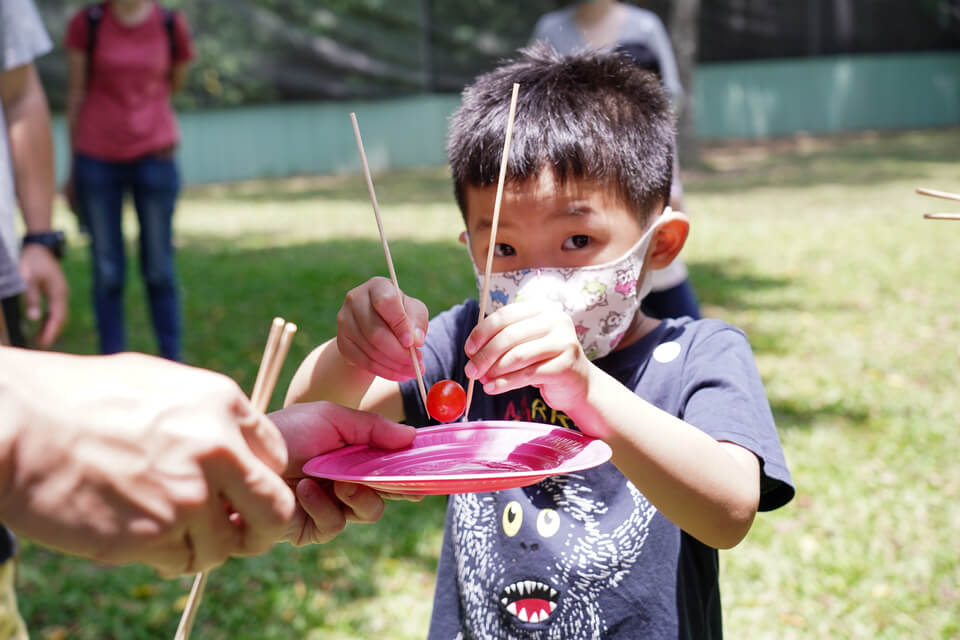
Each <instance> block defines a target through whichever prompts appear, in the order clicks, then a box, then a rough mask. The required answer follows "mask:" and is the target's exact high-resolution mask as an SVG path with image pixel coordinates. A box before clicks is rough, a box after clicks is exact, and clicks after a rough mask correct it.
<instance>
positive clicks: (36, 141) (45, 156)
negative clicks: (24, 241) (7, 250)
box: [0, 64, 68, 347]
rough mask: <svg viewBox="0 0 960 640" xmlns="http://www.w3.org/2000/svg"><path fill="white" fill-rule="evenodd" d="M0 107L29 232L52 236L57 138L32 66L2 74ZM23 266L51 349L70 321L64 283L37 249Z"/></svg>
mask: <svg viewBox="0 0 960 640" xmlns="http://www.w3.org/2000/svg"><path fill="white" fill-rule="evenodd" d="M0 103H2V105H3V112H4V116H5V118H6V121H7V136H8V138H9V140H10V156H11V159H12V161H13V172H14V180H15V183H16V189H17V199H18V200H19V202H20V210H21V212H22V214H23V221H24V224H25V226H26V228H27V232H28V233H39V232H44V231H49V230H50V229H51V225H52V218H53V196H54V177H53V138H52V135H51V132H50V110H49V108H48V107H47V97H46V95H45V94H44V92H43V86H42V85H41V84H40V78H39V76H38V75H37V71H36V68H35V67H34V66H33V64H27V65H23V66H20V67H16V68H14V69H10V70H8V71H4V72H2V73H0ZM19 266H20V273H21V275H22V276H23V279H24V280H25V281H26V283H27V291H26V294H25V298H26V306H27V317H28V318H30V319H31V320H40V319H41V318H43V325H42V326H41V328H40V331H39V333H38V335H37V337H36V342H37V345H38V346H41V347H48V346H50V345H51V344H53V341H54V340H55V339H56V337H57V336H58V335H59V334H60V331H61V330H62V329H63V325H64V324H65V323H66V320H67V297H68V287H67V282H66V279H65V278H64V276H63V271H61V269H60V265H59V264H58V263H57V260H56V258H55V257H54V255H53V254H52V253H51V252H50V251H49V250H48V249H46V248H45V247H41V246H39V245H36V244H30V245H27V246H25V247H24V248H23V251H22V253H21V254H20V265H19ZM44 300H46V313H44V309H43V301H44ZM44 316H45V317H44Z"/></svg>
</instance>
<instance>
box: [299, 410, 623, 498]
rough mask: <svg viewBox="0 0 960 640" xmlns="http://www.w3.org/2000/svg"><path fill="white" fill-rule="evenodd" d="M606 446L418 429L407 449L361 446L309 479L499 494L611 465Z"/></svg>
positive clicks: (483, 429)
mask: <svg viewBox="0 0 960 640" xmlns="http://www.w3.org/2000/svg"><path fill="white" fill-rule="evenodd" d="M611 453H612V452H611V451H610V447H609V446H608V445H607V443H605V442H603V441H602V440H597V439H594V438H589V437H587V436H585V435H583V434H581V433H579V432H578V431H573V430H570V429H563V428H561V427H553V426H550V425H546V424H539V423H536V422H514V421H490V420H478V421H474V422H451V423H449V424H442V425H437V426H433V427H424V428H422V429H418V430H417V436H416V438H414V440H413V444H411V445H410V446H408V447H406V448H404V449H395V450H387V449H376V448H373V447H367V446H363V445H353V446H349V447H344V448H343V449H338V450H336V451H332V452H330V453H326V454H324V455H322V456H317V457H316V458H313V459H311V460H310V461H308V462H307V463H306V464H305V465H303V472H304V473H305V474H307V475H309V476H315V477H318V478H328V479H330V480H342V481H344V482H356V483H358V484H365V485H367V486H370V487H373V488H374V489H377V490H380V491H387V492H391V493H405V494H422V495H442V494H450V493H472V492H476V491H496V490H498V489H512V488H514V487H524V486H527V485H530V484H535V483H537V482H539V481H540V480H543V479H544V478H547V477H549V476H554V475H561V474H565V473H573V472H574V471H582V470H584V469H589V468H590V467H595V466H597V465H599V464H603V463H604V462H606V461H607V460H609V459H610V456H611Z"/></svg>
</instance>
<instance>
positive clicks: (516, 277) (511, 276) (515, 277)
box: [504, 269, 532, 287]
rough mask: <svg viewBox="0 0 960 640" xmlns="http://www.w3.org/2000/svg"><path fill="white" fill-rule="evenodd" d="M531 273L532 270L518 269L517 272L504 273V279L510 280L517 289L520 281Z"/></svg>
mask: <svg viewBox="0 0 960 640" xmlns="http://www.w3.org/2000/svg"><path fill="white" fill-rule="evenodd" d="M531 271H532V269H520V270H518V271H510V272H507V273H504V277H506V278H507V279H508V280H512V281H513V284H514V285H516V286H518V287H519V286H520V282H521V281H522V280H523V279H524V278H525V277H526V275H527V274H528V273H530V272H531Z"/></svg>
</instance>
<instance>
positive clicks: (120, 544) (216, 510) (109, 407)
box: [0, 348, 294, 575]
mask: <svg viewBox="0 0 960 640" xmlns="http://www.w3.org/2000/svg"><path fill="white" fill-rule="evenodd" d="M4 392H6V393H4ZM0 397H2V398H3V399H4V402H3V405H4V411H3V412H4V414H5V415H4V418H6V419H5V420H0V459H2V460H3V461H4V463H3V465H2V466H0V468H3V469H4V475H3V476H2V477H0V521H2V522H3V523H4V524H6V525H7V526H9V527H10V528H11V529H13V530H14V531H15V532H17V533H19V534H21V535H23V536H25V537H27V538H30V539H33V540H35V541H37V542H39V543H41V544H44V545H46V546H49V547H52V548H54V549H58V550H60V551H63V552H66V553H70V554H74V555H79V556H83V557H88V558H92V559H95V560H98V561H102V562H106V563H110V564H125V563H132V562H139V563H144V564H147V565H150V566H153V567H154V568H156V569H157V570H158V571H159V572H160V573H161V574H164V575H175V574H179V573H192V572H195V571H199V570H206V569H209V568H211V567H214V566H216V565H218V564H220V563H222V562H223V561H224V560H226V559H227V558H228V557H230V556H231V555H238V554H239V555H248V554H259V553H263V552H265V551H266V550H268V549H269V548H270V547H271V546H272V544H273V543H274V541H275V540H276V539H277V538H279V537H280V536H281V535H282V534H283V532H284V531H285V528H286V526H287V524H288V523H289V521H290V519H291V518H292V517H293V513H294V498H293V494H292V492H291V491H290V489H289V487H287V486H286V484H285V483H284V481H283V480H282V479H281V477H280V476H279V475H278V474H279V472H281V471H282V470H283V469H284V468H285V467H286V466H287V457H286V448H285V446H284V443H283V438H282V437H281V436H280V433H279V432H278V431H277V429H276V427H275V426H274V425H273V424H272V423H271V422H270V421H269V420H268V419H266V418H265V417H264V416H263V415H262V414H261V413H259V412H257V411H256V410H254V409H253V408H252V407H251V405H250V404H249V402H248V400H247V398H246V397H245V395H244V394H243V392H242V391H241V390H240V388H239V387H238V386H237V385H236V383H234V382H233V381H231V380H230V379H229V378H227V377H225V376H222V375H220V374H216V373H212V372H210V371H205V370H203V369H196V368H193V367H187V366H184V365H180V364H175V363H172V362H168V361H166V360H161V359H159V358H153V357H149V356H143V355H135V354H121V355H116V356H105V357H104V356H99V357H98V356H86V357H84V356H67V355H64V354H54V353H41V352H35V351H33V352H31V351H26V350H21V349H12V348H0ZM11 409H12V410H11ZM227 505H230V509H228V508H227ZM238 514H239V515H238Z"/></svg>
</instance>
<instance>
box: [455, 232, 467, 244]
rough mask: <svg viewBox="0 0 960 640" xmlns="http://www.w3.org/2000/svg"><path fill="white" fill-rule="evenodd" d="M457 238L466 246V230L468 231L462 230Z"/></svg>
mask: <svg viewBox="0 0 960 640" xmlns="http://www.w3.org/2000/svg"><path fill="white" fill-rule="evenodd" d="M457 239H458V240H459V241H460V244H462V245H464V246H466V245H467V232H466V231H461V232H460V236H459V237H458V238H457Z"/></svg>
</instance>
